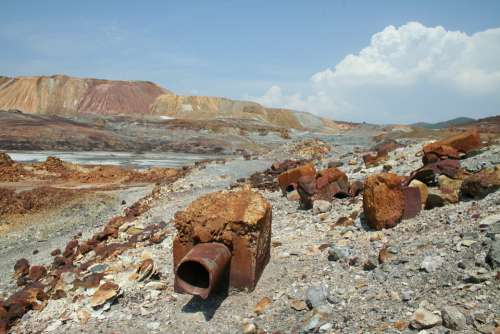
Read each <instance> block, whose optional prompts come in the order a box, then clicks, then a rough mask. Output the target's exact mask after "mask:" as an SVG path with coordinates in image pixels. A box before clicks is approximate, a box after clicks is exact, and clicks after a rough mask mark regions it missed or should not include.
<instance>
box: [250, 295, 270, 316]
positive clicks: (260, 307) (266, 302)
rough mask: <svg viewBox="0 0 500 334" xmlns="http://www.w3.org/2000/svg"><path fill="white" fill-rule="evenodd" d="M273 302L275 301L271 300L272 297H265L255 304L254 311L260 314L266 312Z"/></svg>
mask: <svg viewBox="0 0 500 334" xmlns="http://www.w3.org/2000/svg"><path fill="white" fill-rule="evenodd" d="M272 303H273V301H272V300H271V298H269V297H263V298H262V299H261V300H260V301H259V302H258V303H257V305H255V307H254V309H253V311H254V313H255V314H257V315H259V314H262V313H264V311H265V310H266V309H268V308H269V306H271V304H272Z"/></svg>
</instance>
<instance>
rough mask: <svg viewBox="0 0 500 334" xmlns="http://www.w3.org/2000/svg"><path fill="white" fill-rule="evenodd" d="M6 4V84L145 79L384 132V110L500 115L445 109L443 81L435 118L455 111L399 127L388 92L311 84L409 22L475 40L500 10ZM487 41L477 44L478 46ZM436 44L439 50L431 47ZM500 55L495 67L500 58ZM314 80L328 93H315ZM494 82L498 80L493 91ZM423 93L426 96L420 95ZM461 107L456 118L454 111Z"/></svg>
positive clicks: (306, 4)
mask: <svg viewBox="0 0 500 334" xmlns="http://www.w3.org/2000/svg"><path fill="white" fill-rule="evenodd" d="M1 2H2V3H1V8H2V12H1V14H0V15H1V20H0V43H1V44H0V45H2V51H1V52H0V74H3V75H9V76H16V75H42V74H55V73H63V74H68V75H74V76H80V77H99V78H110V79H137V80H150V81H154V82H157V83H159V84H160V85H162V86H164V87H165V88H169V89H171V90H173V91H175V92H177V93H180V94H197V95H217V96H226V97H231V98H247V99H253V100H256V101H259V102H262V103H264V104H267V105H272V106H284V107H295V108H298V109H304V110H308V111H311V112H314V113H317V114H321V115H326V116H330V117H332V118H337V119H344V120H350V119H352V120H356V121H359V120H365V119H366V120H368V121H377V122H386V120H385V118H383V117H385V116H383V111H386V112H387V115H386V117H389V118H391V117H393V118H394V121H400V122H411V121H414V120H419V119H420V118H426V117H427V118H429V117H430V118H431V120H440V119H443V118H446V117H448V116H455V115H456V116H459V114H460V115H465V116H467V114H468V113H470V116H474V117H479V116H488V115H491V114H498V107H499V106H500V99H499V98H498V96H497V97H495V95H498V93H497V94H493V93H491V92H489V93H488V94H489V95H488V94H487V100H488V101H490V102H488V103H485V105H484V106H482V107H481V109H482V111H479V112H478V111H469V109H467V108H471V107H472V106H474V105H476V104H477V103H478V102H480V101H481V102H482V103H484V101H483V100H484V97H485V95H484V94H483V95H481V96H480V97H477V96H476V97H474V96H472V97H471V96H470V94H469V95H468V94H465V95H464V92H463V91H460V92H459V93H457V94H461V96H462V97H464V98H465V99H466V100H467V101H469V100H470V99H472V100H471V101H470V103H469V104H470V106H469V105H468V106H462V107H460V105H463V104H464V103H465V102H463V103H460V104H458V105H453V104H449V103H448V104H447V103H446V100H448V99H452V100H453V99H455V95H454V94H455V93H453V90H454V89H455V88H450V87H447V86H446V82H448V81H446V80H445V81H443V82H444V83H441V84H440V85H441V86H439V87H441V88H442V89H443V94H444V95H446V94H448V93H449V94H450V96H449V98H447V99H446V100H443V101H438V103H437V105H439V108H440V110H442V108H445V109H450V110H449V111H446V112H444V114H443V115H442V116H440V115H439V113H438V114H437V115H436V110H435V111H434V112H432V113H429V114H428V116H426V114H425V113H424V112H422V113H421V114H418V115H413V116H412V115H411V113H407V115H406V116H404V117H399V116H398V115H397V113H396V110H399V109H401V108H404V107H405V106H404V105H403V106H401V105H399V104H398V102H397V101H392V104H396V106H394V105H391V106H387V105H384V104H383V103H382V102H381V101H376V96H377V94H379V93H380V95H382V96H384V98H387V97H388V96H389V98H390V94H388V92H390V90H389V91H387V88H384V89H385V91H383V92H380V89H381V88H380V87H379V86H376V87H374V84H373V82H370V83H369V84H367V85H368V86H363V87H362V88H363V89H365V91H364V92H377V94H375V93H373V94H371V95H370V94H368V93H367V94H366V95H367V97H366V103H364V104H361V105H355V104H356V103H357V101H356V99H357V98H356V96H353V95H356V94H353V92H354V91H353V88H352V87H350V88H349V89H350V90H349V89H347V88H346V87H347V86H346V84H345V82H342V84H340V83H339V80H338V79H337V76H336V74H334V75H333V76H332V78H333V79H331V78H330V79H324V78H323V77H322V78H323V79H321V80H316V81H315V80H314V79H313V77H314V76H315V75H317V74H318V73H319V74H321V73H325V71H326V70H327V69H331V70H332V71H333V72H338V71H337V70H336V66H337V65H338V64H339V63H342V61H343V60H345V58H346V57H347V56H348V55H350V54H351V55H355V56H356V55H358V53H359V52H360V51H361V50H362V49H364V48H367V47H368V46H370V43H371V42H370V41H371V38H372V36H374V34H376V33H380V32H384V29H386V28H387V27H390V26H394V27H395V28H396V30H397V33H399V32H400V30H398V29H399V28H401V27H406V26H405V25H407V24H408V23H409V22H418V23H419V24H421V25H422V26H423V27H424V28H425V29H427V28H429V29H430V28H434V27H436V26H442V27H444V29H445V32H446V34H444V35H443V36H448V35H449V34H447V33H448V32H455V31H460V32H463V33H464V34H465V35H466V37H470V38H472V36H474V34H475V33H478V32H483V31H485V30H487V29H492V28H498V27H500V1H457V0H455V1H175V2H174V1H141V2H139V1H85V2H84V1H67V0H66V1H22V0H20V1H5V0H1ZM410 28H411V29H410V30H411V31H412V32H414V31H424V34H428V35H429V36H431V35H432V36H434V30H429V29H427V30H425V29H424V28H420V27H416V26H410ZM401 31H402V30H401ZM386 33H387V34H389V33H391V31H386ZM392 35H394V34H392ZM405 36H413V35H412V34H411V33H410V35H405ZM404 38H406V37H404ZM464 38H465V37H464ZM484 40H485V38H481V39H480V41H479V42H481V41H484ZM489 41H490V42H489V43H490V44H491V43H493V44H496V43H497V42H498V41H499V39H497V38H496V33H495V36H494V37H493V39H491V38H490V39H489ZM479 42H478V43H476V44H480V46H478V48H480V49H479V53H481V50H484V51H485V52H488V49H487V48H486V49H484V46H482V45H483V44H485V43H482V42H481V43H479ZM432 43H434V44H432V45H441V44H442V43H441V42H439V41H434V40H432ZM464 43H466V44H467V45H468V44H470V43H469V42H467V41H464ZM403 45H406V44H404V43H403ZM412 45H414V44H412ZM428 49H431V48H430V47H429V48H428ZM440 52H441V53H445V52H447V51H446V50H444V51H440ZM493 52H497V49H494V50H493ZM497 55H498V58H499V59H500V54H497ZM400 61H401V60H398V62H400ZM485 62H487V64H488V66H486V65H484V64H485ZM491 62H492V61H491V60H483V59H482V60H481V62H480V64H479V65H478V66H479V67H480V69H481V71H483V72H484V71H486V72H487V73H486V74H491V75H493V74H495V75H496V71H497V70H500V67H498V66H497V64H498V63H496V62H495V61H494V60H493V65H492V66H490V65H491V64H490V63H491ZM377 63H379V62H378V61H377ZM476 63H477V62H474V64H476ZM412 64H413V63H412ZM469 65H470V64H469V63H467V66H468V67H467V68H468V69H470V68H471V66H469ZM483 65H484V66H483ZM474 66H476V65H474ZM481 66H482V67H481ZM485 66H486V67H485ZM476 67H477V66H476ZM452 70H453V71H455V69H452ZM405 71H406V69H405ZM450 71H451V70H450ZM469 72H470V71H469ZM469 72H467V73H469ZM499 73H500V72H499ZM351 74H352V70H351ZM499 75H500V74H499ZM492 77H493V76H492ZM495 77H496V76H495ZM420 78H421V76H420V77H419V80H420V81H418V82H417V83H415V86H411V85H410V86H409V87H410V88H408V86H406V87H405V88H404V90H405V92H404V94H403V95H405V94H409V96H410V98H411V96H412V92H413V90H412V87H413V88H415V91H419V90H421V88H422V87H421V84H422V80H423V79H422V80H421V79H420ZM424 79H425V80H428V77H427V76H426V77H425V78H424ZM325 80H326V81H325ZM328 80H330V81H328ZM331 80H333V81H331ZM356 80H357V79H356ZM488 80H489V79H488ZM483 81H484V80H483ZM318 82H319V83H320V84H321V85H323V86H321V87H320V88H318V87H317V84H318ZM325 82H326V84H325ZM483 83H484V82H483ZM484 84H490V81H485V83H484ZM495 84H496V81H493V83H491V84H490V85H495ZM326 86H328V87H330V88H331V87H335V91H336V92H337V91H342V92H344V93H343V94H342V96H339V95H338V94H337V93H331V92H330V91H329V90H328V89H327V88H325V87H326ZM399 88H401V87H399ZM399 88H398V89H399ZM331 89H333V88H331ZM357 89H361V88H359V87H358V88H357ZM384 89H383V90H384ZM432 91H435V90H432ZM450 91H451V92H450ZM276 92H278V95H279V96H276ZM483 93H484V92H483ZM322 94H326V95H328V97H329V98H330V99H329V100H328V101H326V102H322V104H321V106H320V105H319V104H318V103H317V101H318V100H319V99H320V97H321V96H323V95H322ZM427 95H428V92H427V93H424V96H427ZM446 96H448V95H446ZM415 98H416V99H421V98H422V97H421V96H420V95H418V96H415ZM374 99H375V101H374ZM406 99H407V98H406V95H405V101H406ZM330 100H331V101H330ZM311 101H313V102H314V101H316V102H314V103H313V102H311ZM332 101H333V102H332ZM401 103H403V101H401ZM380 104H381V105H380ZM465 104H467V103H465ZM370 105H374V106H377V108H380V109H377V108H370ZM426 107H428V106H426ZM457 107H460V108H459V109H458V110H456V108H457ZM436 108H437V107H436ZM451 109H455V110H453V112H452V111H451ZM495 110H496V111H495ZM413 113H414V112H413Z"/></svg>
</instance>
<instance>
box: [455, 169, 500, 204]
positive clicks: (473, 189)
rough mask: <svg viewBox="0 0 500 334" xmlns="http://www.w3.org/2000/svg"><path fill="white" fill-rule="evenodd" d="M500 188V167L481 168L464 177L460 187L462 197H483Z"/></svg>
mask: <svg viewBox="0 0 500 334" xmlns="http://www.w3.org/2000/svg"><path fill="white" fill-rule="evenodd" d="M499 188H500V167H499V166H496V167H495V168H489V169H483V170H482V171H480V172H479V173H476V174H474V175H471V176H469V177H466V178H465V180H464V182H463V183H462V186H461V188H460V193H461V196H462V197H470V198H483V197H485V196H486V195H488V194H490V193H492V192H495V191H497V190H498V189H499Z"/></svg>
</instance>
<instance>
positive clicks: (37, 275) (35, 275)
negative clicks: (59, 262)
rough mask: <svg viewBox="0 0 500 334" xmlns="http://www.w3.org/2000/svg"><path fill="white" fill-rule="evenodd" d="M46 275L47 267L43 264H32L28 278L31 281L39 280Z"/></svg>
mask: <svg viewBox="0 0 500 334" xmlns="http://www.w3.org/2000/svg"><path fill="white" fill-rule="evenodd" d="M46 275H47V269H46V268H45V267H44V266H32V267H31V268H30V273H29V276H28V277H29V279H30V280H32V281H33V282H36V281H39V280H41V279H42V278H43V277H45V276H46Z"/></svg>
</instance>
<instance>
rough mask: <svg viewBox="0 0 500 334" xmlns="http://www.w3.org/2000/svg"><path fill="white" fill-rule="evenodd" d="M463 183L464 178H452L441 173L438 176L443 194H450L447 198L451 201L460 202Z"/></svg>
mask: <svg viewBox="0 0 500 334" xmlns="http://www.w3.org/2000/svg"><path fill="white" fill-rule="evenodd" d="M462 183H463V181H462V180H459V179H457V180H454V179H450V178H449V177H447V176H446V175H440V176H439V177H438V184H439V190H440V191H441V192H442V193H443V194H447V195H448V196H447V199H448V201H449V202H450V203H458V201H459V195H460V187H461V186H462Z"/></svg>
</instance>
